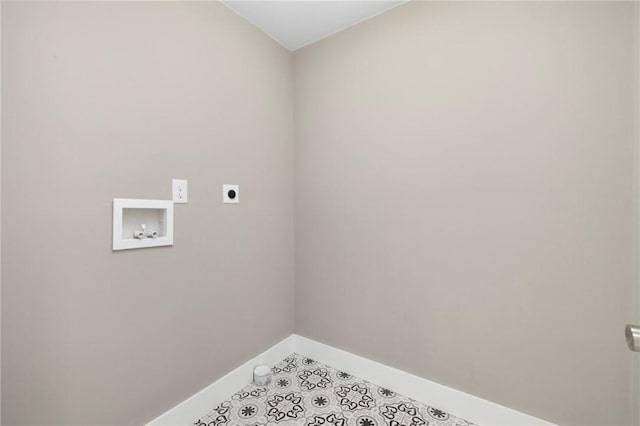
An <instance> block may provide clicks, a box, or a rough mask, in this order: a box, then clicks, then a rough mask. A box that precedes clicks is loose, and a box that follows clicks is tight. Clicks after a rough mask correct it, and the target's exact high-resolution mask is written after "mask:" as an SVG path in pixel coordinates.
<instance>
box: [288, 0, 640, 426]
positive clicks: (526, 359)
mask: <svg viewBox="0 0 640 426" xmlns="http://www.w3.org/2000/svg"><path fill="white" fill-rule="evenodd" d="M633 7H634V5H633V3H631V2H627V3H624V2H616V3H608V2H601V3H597V2H596V3H593V2H590V3H584V2H567V3H562V2H530V3H526V2H501V3H498V2H496V3H493V2H477V3H476V2H474V3H464V2H442V3H438V2H410V3H408V4H406V5H403V6H400V7H398V8H396V9H394V10H391V11H389V12H387V13H385V14H383V15H381V16H378V17H376V18H374V19H372V20H369V21H367V22H364V23H362V24H360V25H358V26H355V27H352V28H350V29H348V30H346V31H344V32H341V33H339V34H337V35H335V36H332V37H329V38H327V39H325V40H322V41H320V42H318V43H316V44H314V45H312V46H309V47H306V48H304V49H301V50H299V51H297V52H296V53H295V54H294V81H295V84H294V104H295V112H294V117H295V118H294V123H295V141H296V142H295V149H294V151H295V155H294V158H295V160H294V161H295V208H296V229H295V232H296V332H297V333H298V334H301V335H304V336H307V337H310V338H312V339H315V340H318V341H321V342H324V343H327V344H330V345H333V346H336V347H339V348H342V349H345V350H349V351H351V352H354V353H357V354H360V355H364V356H366V357H368V358H371V359H374V360H377V361H380V362H383V363H385V364H388V365H392V366H395V367H399V368H401V369H404V370H406V371H410V372H412V373H415V374H417V375H420V376H423V377H426V378H429V379H430V380H434V381H436V382H439V383H442V384H445V385H448V386H452V387H454V388H457V389H460V390H463V391H466V392H469V393H472V394H475V395H478V396H480V397H482V398H485V399H489V400H492V401H495V402H497V403H500V404H503V405H506V406H509V407H512V408H514V409H517V410H520V411H523V412H526V413H529V414H532V415H534V416H537V417H541V418H544V419H547V420H550V421H553V422H557V423H560V424H575V425H578V424H580V425H585V424H594V425H596V424H598V425H603V424H629V423H630V421H631V410H632V408H631V407H632V401H631V395H630V391H629V390H630V380H631V371H630V370H631V357H632V356H633V355H632V354H631V352H629V351H628V350H627V349H626V347H625V343H624V339H623V328H624V325H625V323H627V322H628V321H629V320H630V318H632V305H633V303H632V300H631V295H632V284H633V272H632V271H633V266H632V265H633V258H632V256H633V253H632V252H633V225H632V222H633V219H634V217H633V188H634V185H633V163H634V160H633V153H634V147H633V146H634V120H635V119H636V117H634V115H633V114H634V111H637V109H636V108H635V107H634V102H637V99H636V97H635V91H634V87H635V85H634V79H636V78H637V76H636V75H635V74H634V61H635V56H636V55H635V52H634V26H636V25H637V22H636V21H635V16H636V15H635V13H634V11H633Z"/></svg>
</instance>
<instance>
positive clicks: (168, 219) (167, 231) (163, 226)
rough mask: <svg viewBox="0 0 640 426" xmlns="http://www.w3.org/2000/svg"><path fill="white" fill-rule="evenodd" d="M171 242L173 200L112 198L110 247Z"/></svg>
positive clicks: (117, 247)
mask: <svg viewBox="0 0 640 426" xmlns="http://www.w3.org/2000/svg"><path fill="white" fill-rule="evenodd" d="M172 245H173V201H171V200H135V199H129V198H114V199H113V250H127V249H136V248H147V247H159V246H172Z"/></svg>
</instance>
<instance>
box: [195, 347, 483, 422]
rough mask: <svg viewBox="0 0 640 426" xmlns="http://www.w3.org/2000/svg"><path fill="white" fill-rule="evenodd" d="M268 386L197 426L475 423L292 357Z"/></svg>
mask: <svg viewBox="0 0 640 426" xmlns="http://www.w3.org/2000/svg"><path fill="white" fill-rule="evenodd" d="M271 372H272V376H271V383H270V384H269V385H267V386H261V387H260V386H254V385H248V386H246V387H245V388H244V389H242V390H241V391H239V392H238V393H236V394H234V395H233V396H232V397H231V398H230V399H228V400H226V401H224V402H223V403H222V404H220V405H219V406H218V407H216V408H215V409H213V410H212V411H211V412H209V413H207V414H205V415H204V416H202V417H201V418H200V419H198V420H196V421H195V422H194V425H196V426H218V425H228V426H240V425H242V426H258V425H279V426H294V425H295V426H321V425H322V426H470V425H472V423H470V422H468V421H466V420H463V419H461V418H458V417H455V416H453V415H451V414H449V413H445V412H444V411H441V410H439V409H437V408H435V407H430V406H428V405H425V404H422V403H420V402H417V401H414V400H412V399H409V398H406V397H404V396H401V395H398V394H397V393H395V392H393V391H392V390H389V389H385V388H381V387H380V386H376V385H374V384H372V383H368V382H366V381H364V380H362V379H359V378H357V377H353V376H351V375H350V374H348V373H346V372H343V371H338V370H336V369H334V368H331V367H329V366H327V365H324V364H321V363H319V362H317V361H314V360H312V359H309V358H305V357H302V356H300V355H298V354H293V355H290V356H288V357H287V358H285V359H284V360H283V361H282V362H280V363H279V364H278V365H276V366H274V367H273V368H272V369H271Z"/></svg>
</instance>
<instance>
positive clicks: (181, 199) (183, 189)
mask: <svg viewBox="0 0 640 426" xmlns="http://www.w3.org/2000/svg"><path fill="white" fill-rule="evenodd" d="M172 184H173V202H174V203H178V204H186V203H187V181H186V179H173V181H172Z"/></svg>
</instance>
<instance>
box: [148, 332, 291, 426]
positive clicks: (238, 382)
mask: <svg viewBox="0 0 640 426" xmlns="http://www.w3.org/2000/svg"><path fill="white" fill-rule="evenodd" d="M293 342H294V335H293V334H292V335H291V336H289V337H287V338H286V339H284V340H282V341H281V342H280V343H277V344H275V345H274V346H272V347H271V348H269V349H267V350H266V351H264V352H263V353H261V354H260V355H258V356H257V357H255V358H253V359H252V360H250V361H247V362H245V363H244V364H242V365H241V366H240V367H238V368H236V369H235V370H233V371H232V372H230V373H229V374H227V375H225V376H223V377H221V378H220V379H218V380H216V381H215V382H213V383H212V384H210V385H209V386H207V387H206V388H204V389H202V390H201V391H200V392H198V393H196V394H195V395H193V396H191V397H190V398H188V399H186V400H184V401H183V402H181V403H180V404H178V405H176V406H175V407H173V408H172V409H170V410H169V411H167V412H165V413H164V414H162V415H160V416H158V417H156V418H155V419H153V420H152V421H151V422H149V423H148V424H147V426H164V425H166V426H177V425H192V424H193V422H194V421H196V420H197V419H198V418H199V417H200V416H202V415H203V414H206V413H208V412H209V411H211V410H213V409H214V408H216V406H217V405H218V404H220V403H221V402H223V401H224V400H225V399H229V397H230V396H231V395H233V394H234V393H236V392H237V391H239V390H240V389H242V388H243V387H245V386H247V385H248V384H249V383H251V381H252V380H253V369H254V368H255V366H256V365H259V364H266V365H270V366H272V365H275V364H277V363H279V362H280V361H282V360H283V359H284V358H285V357H287V356H288V355H291V354H292V353H293V352H295V348H294V347H293Z"/></svg>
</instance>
